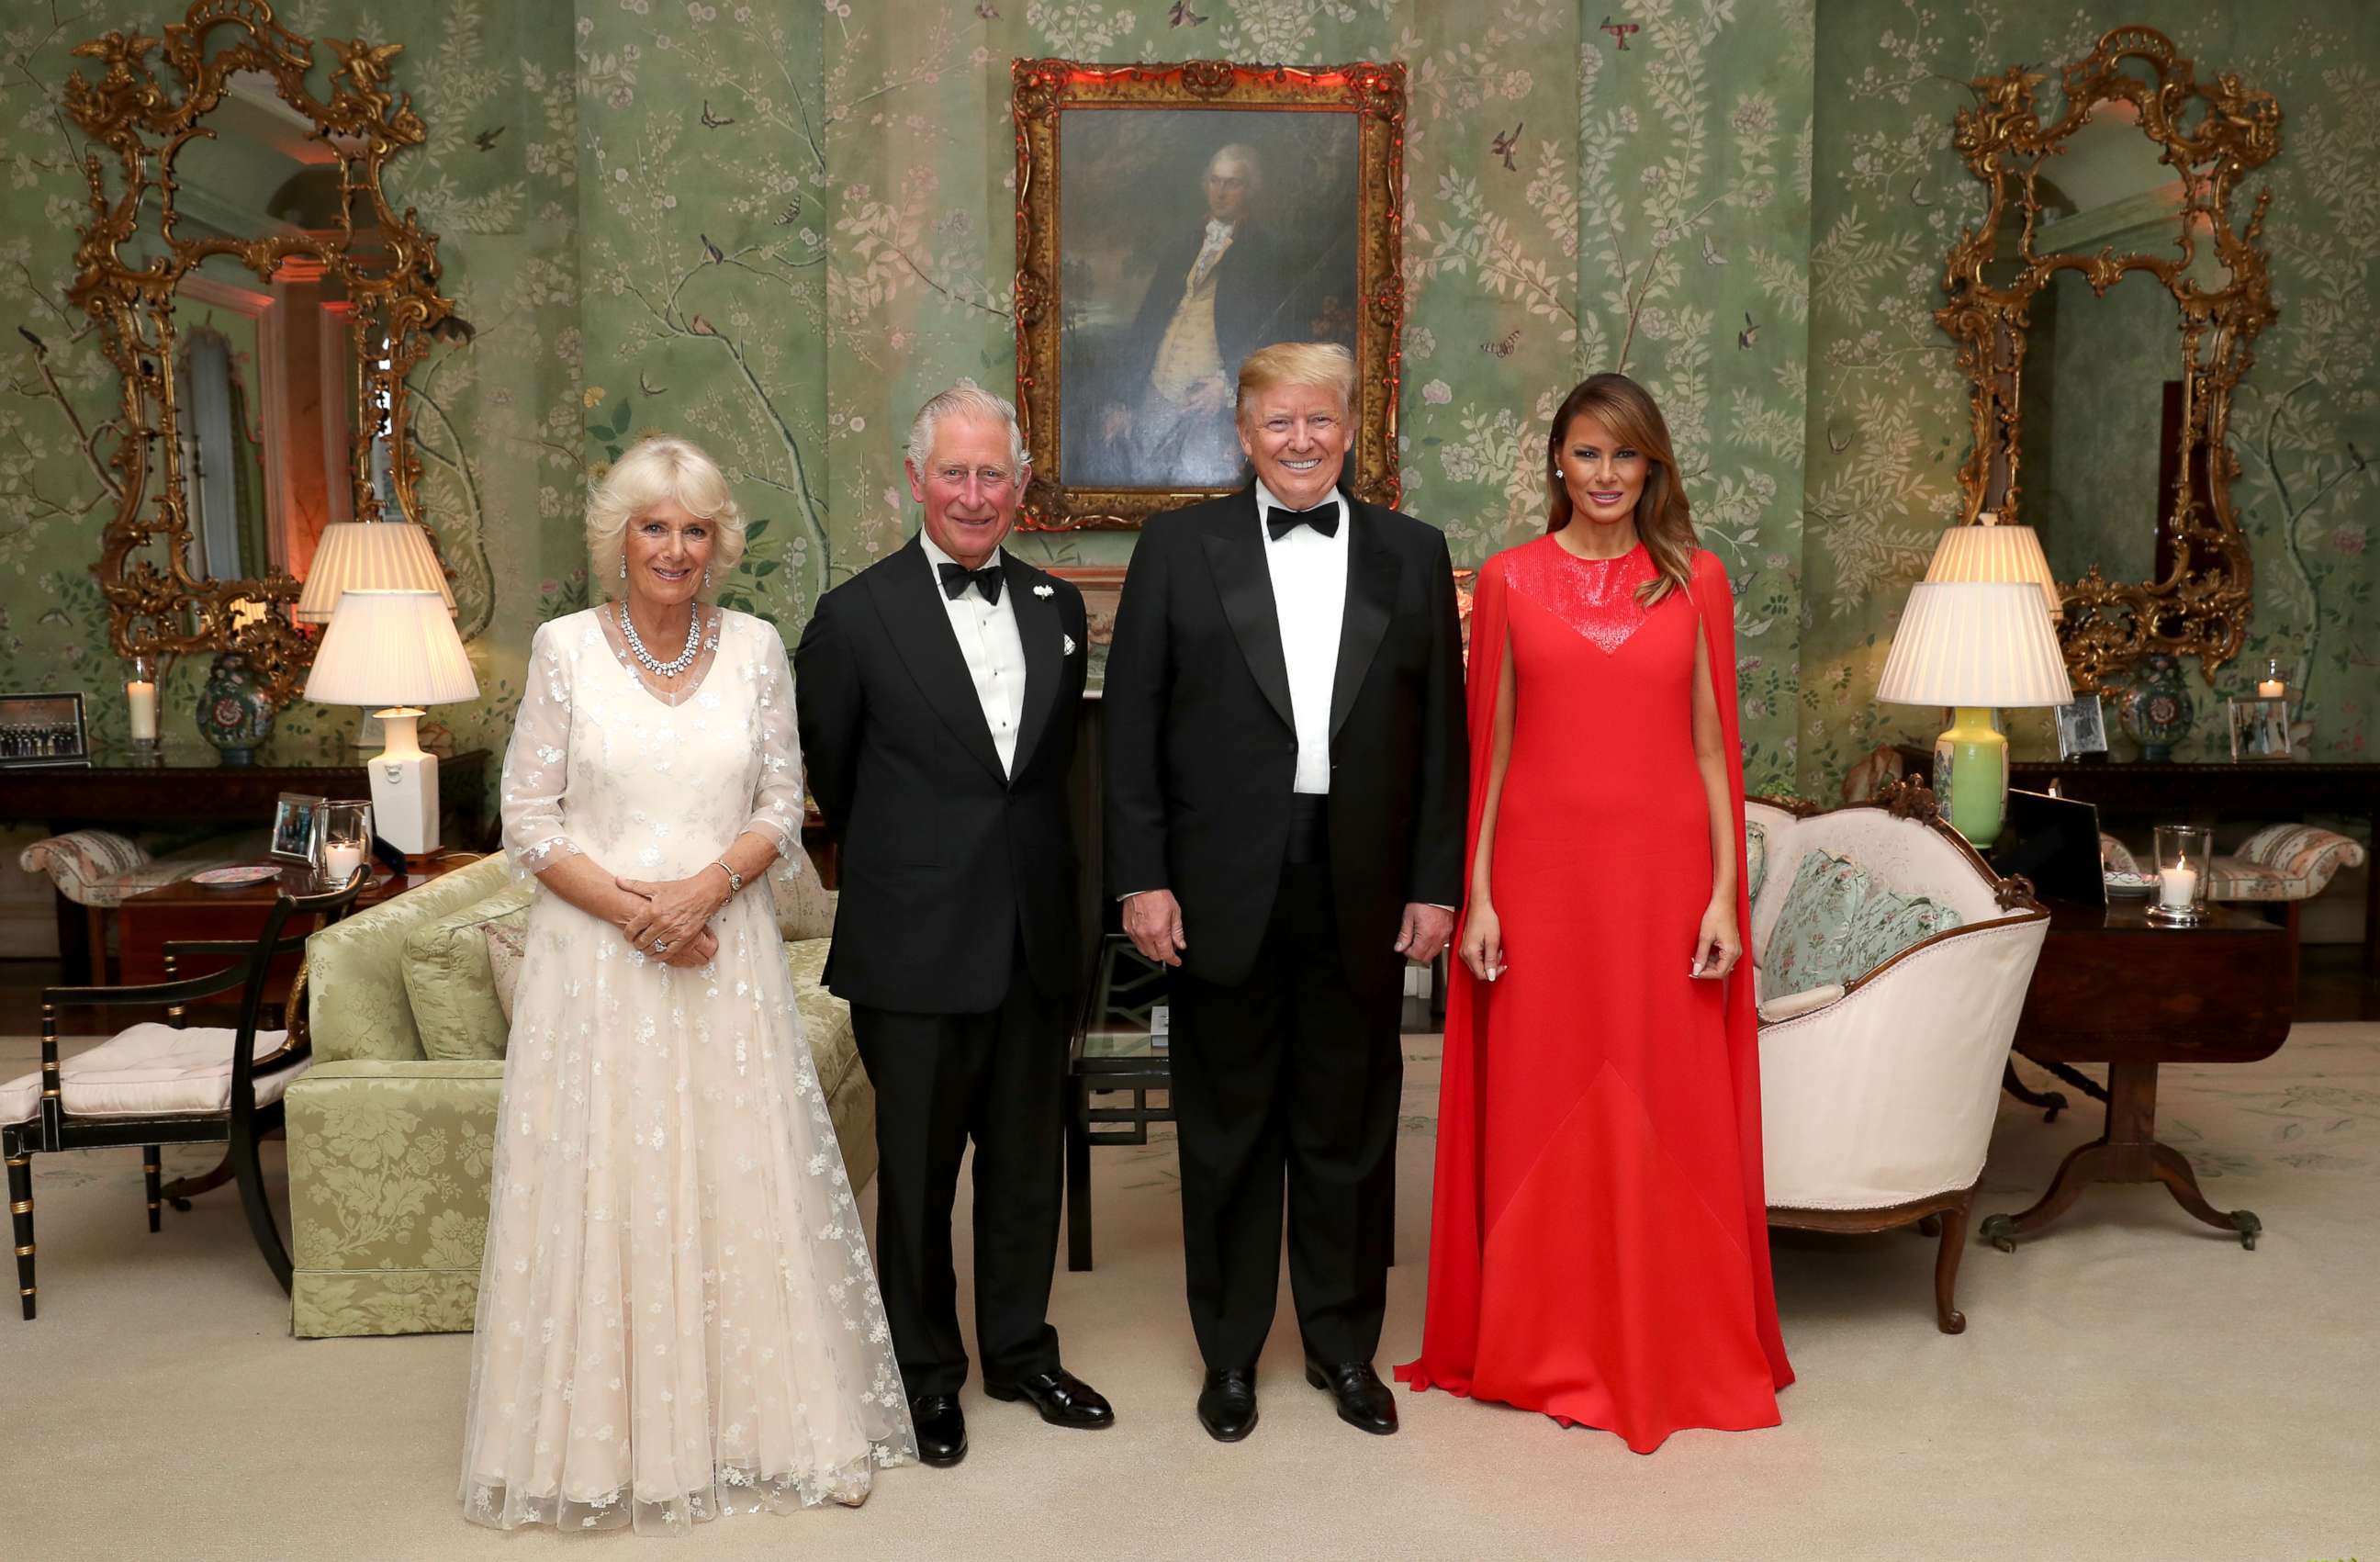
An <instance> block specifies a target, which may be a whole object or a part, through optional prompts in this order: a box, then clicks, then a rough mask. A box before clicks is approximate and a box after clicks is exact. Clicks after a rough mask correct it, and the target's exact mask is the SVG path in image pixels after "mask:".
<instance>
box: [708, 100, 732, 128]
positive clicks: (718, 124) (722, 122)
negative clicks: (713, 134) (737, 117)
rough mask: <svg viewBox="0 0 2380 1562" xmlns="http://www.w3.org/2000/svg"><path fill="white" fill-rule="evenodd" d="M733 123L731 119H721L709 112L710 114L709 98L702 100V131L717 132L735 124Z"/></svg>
mask: <svg viewBox="0 0 2380 1562" xmlns="http://www.w3.org/2000/svg"><path fill="white" fill-rule="evenodd" d="M733 124H735V121H734V120H733V119H722V118H721V117H720V116H717V115H715V114H713V113H711V112H710V99H709V98H705V99H703V100H702V128H704V129H706V130H717V129H722V128H725V127H727V126H729V125H733Z"/></svg>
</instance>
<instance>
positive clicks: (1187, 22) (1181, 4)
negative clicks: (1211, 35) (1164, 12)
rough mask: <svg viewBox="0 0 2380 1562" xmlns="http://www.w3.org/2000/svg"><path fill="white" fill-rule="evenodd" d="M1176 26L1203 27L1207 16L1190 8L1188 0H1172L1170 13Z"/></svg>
mask: <svg viewBox="0 0 2380 1562" xmlns="http://www.w3.org/2000/svg"><path fill="white" fill-rule="evenodd" d="M1171 15H1172V18H1173V25H1174V26H1176V27H1204V26H1206V25H1207V18H1205V17H1202V16H1200V15H1199V14H1198V13H1197V12H1196V11H1194V10H1192V9H1191V8H1190V0H1173V9H1172V13H1171Z"/></svg>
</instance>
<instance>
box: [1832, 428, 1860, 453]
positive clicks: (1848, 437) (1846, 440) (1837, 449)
mask: <svg viewBox="0 0 2380 1562" xmlns="http://www.w3.org/2000/svg"><path fill="white" fill-rule="evenodd" d="M1857 437H1858V434H1857V432H1856V431H1854V432H1853V433H1847V434H1845V435H1843V439H1842V443H1841V444H1840V445H1838V444H1836V443H1835V425H1834V424H1832V423H1828V425H1827V448H1828V449H1829V450H1831V451H1833V452H1834V453H1835V454H1836V455H1838V456H1840V455H1841V454H1842V453H1843V452H1844V451H1846V450H1848V449H1850V448H1851V447H1852V440H1853V439H1855V438H1857Z"/></svg>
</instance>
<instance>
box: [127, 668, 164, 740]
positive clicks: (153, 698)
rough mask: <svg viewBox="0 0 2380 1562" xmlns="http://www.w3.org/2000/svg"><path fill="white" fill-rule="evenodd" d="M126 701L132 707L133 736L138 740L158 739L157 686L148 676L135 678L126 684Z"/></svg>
mask: <svg viewBox="0 0 2380 1562" xmlns="http://www.w3.org/2000/svg"><path fill="white" fill-rule="evenodd" d="M124 699H125V702H126V703H127V704H128V705H129V706H131V708H132V737H133V739H134V740H135V741H136V742H141V743H153V742H155V741H156V740H157V686H156V685H155V684H153V683H151V682H149V681H148V680H147V679H146V678H134V679H133V680H132V681H131V682H130V683H128V684H126V685H125V686H124Z"/></svg>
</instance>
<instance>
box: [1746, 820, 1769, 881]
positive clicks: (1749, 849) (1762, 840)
mask: <svg viewBox="0 0 2380 1562" xmlns="http://www.w3.org/2000/svg"><path fill="white" fill-rule="evenodd" d="M1743 878H1744V892H1743V893H1744V897H1745V898H1747V899H1751V900H1757V899H1759V898H1760V886H1761V885H1764V884H1767V882H1768V826H1767V825H1766V824H1762V823H1761V822H1760V821H1759V820H1757V819H1747V820H1745V821H1744V822H1743Z"/></svg>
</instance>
